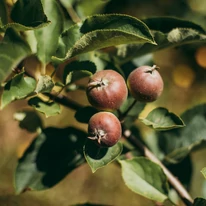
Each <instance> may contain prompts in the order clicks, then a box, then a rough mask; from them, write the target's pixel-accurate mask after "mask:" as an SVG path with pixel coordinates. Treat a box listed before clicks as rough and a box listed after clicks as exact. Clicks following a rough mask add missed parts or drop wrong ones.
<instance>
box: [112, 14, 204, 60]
mask: <svg viewBox="0 0 206 206" xmlns="http://www.w3.org/2000/svg"><path fill="white" fill-rule="evenodd" d="M143 21H144V22H145V23H146V24H147V25H148V27H149V29H151V30H153V31H152V33H153V37H154V40H155V42H156V43H157V46H154V45H152V44H141V45H140V44H136V45H135V44H132V45H124V48H122V47H121V48H120V49H121V50H124V53H123V55H121V52H117V54H119V55H118V56H116V57H115V59H116V61H118V62H119V63H124V62H127V61H129V60H131V59H133V58H135V57H138V56H142V55H144V54H147V53H151V52H155V51H158V50H161V49H164V48H168V47H175V46H180V45H182V44H189V43H194V42H202V43H204V42H206V33H205V31H204V30H203V29H202V28H201V27H200V26H199V25H197V24H195V23H192V22H189V21H186V20H182V19H177V18H173V17H160V18H159V17H158V18H148V19H144V20H143Z"/></svg>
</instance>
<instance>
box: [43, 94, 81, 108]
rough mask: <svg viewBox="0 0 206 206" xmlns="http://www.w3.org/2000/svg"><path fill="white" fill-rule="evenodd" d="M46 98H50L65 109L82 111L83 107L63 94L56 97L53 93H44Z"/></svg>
mask: <svg viewBox="0 0 206 206" xmlns="http://www.w3.org/2000/svg"><path fill="white" fill-rule="evenodd" d="M44 95H45V96H47V97H49V98H50V99H51V100H53V101H55V102H57V103H59V104H61V105H63V106H65V107H68V108H70V109H73V110H78V109H81V108H82V107H83V106H82V105H81V104H79V103H77V102H75V101H73V100H71V99H68V98H67V97H66V96H64V95H62V94H59V95H57V96H56V95H54V94H51V93H44Z"/></svg>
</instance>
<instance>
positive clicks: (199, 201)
mask: <svg viewBox="0 0 206 206" xmlns="http://www.w3.org/2000/svg"><path fill="white" fill-rule="evenodd" d="M193 206H206V200H205V199H203V198H200V197H199V198H195V201H194V204H193Z"/></svg>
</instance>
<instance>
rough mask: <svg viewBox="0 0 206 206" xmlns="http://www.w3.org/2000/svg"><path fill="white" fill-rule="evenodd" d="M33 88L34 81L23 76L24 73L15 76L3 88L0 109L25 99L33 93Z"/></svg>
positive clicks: (34, 86)
mask: <svg viewBox="0 0 206 206" xmlns="http://www.w3.org/2000/svg"><path fill="white" fill-rule="evenodd" d="M35 88H36V80H35V79H33V78H31V77H26V76H24V72H23V73H20V74H17V75H16V76H14V77H13V78H12V79H11V80H10V81H9V82H7V84H6V85H5V86H4V91H3V94H2V96H1V109H3V108H4V107H5V106H6V105H8V104H9V103H11V102H12V101H14V100H17V99H23V98H25V97H27V96H28V95H29V94H31V93H32V92H34V90H35Z"/></svg>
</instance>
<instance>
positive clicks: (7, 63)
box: [0, 28, 31, 84]
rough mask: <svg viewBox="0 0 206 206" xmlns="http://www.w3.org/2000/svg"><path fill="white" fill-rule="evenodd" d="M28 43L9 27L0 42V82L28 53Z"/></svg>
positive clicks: (29, 51)
mask: <svg viewBox="0 0 206 206" xmlns="http://www.w3.org/2000/svg"><path fill="white" fill-rule="evenodd" d="M30 53H31V50H30V48H29V46H28V44H27V43H26V42H25V41H24V40H23V39H22V38H21V37H20V36H19V35H18V34H17V32H15V31H14V30H13V29H11V28H9V29H7V30H6V33H5V36H4V38H3V40H2V41H1V42H0V84H1V83H2V82H3V81H4V80H5V79H6V77H7V76H8V75H9V74H10V73H11V71H12V69H14V68H15V67H16V66H17V65H18V64H19V62H20V61H21V60H23V59H24V58H25V57H27V56H28V55H30Z"/></svg>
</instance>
